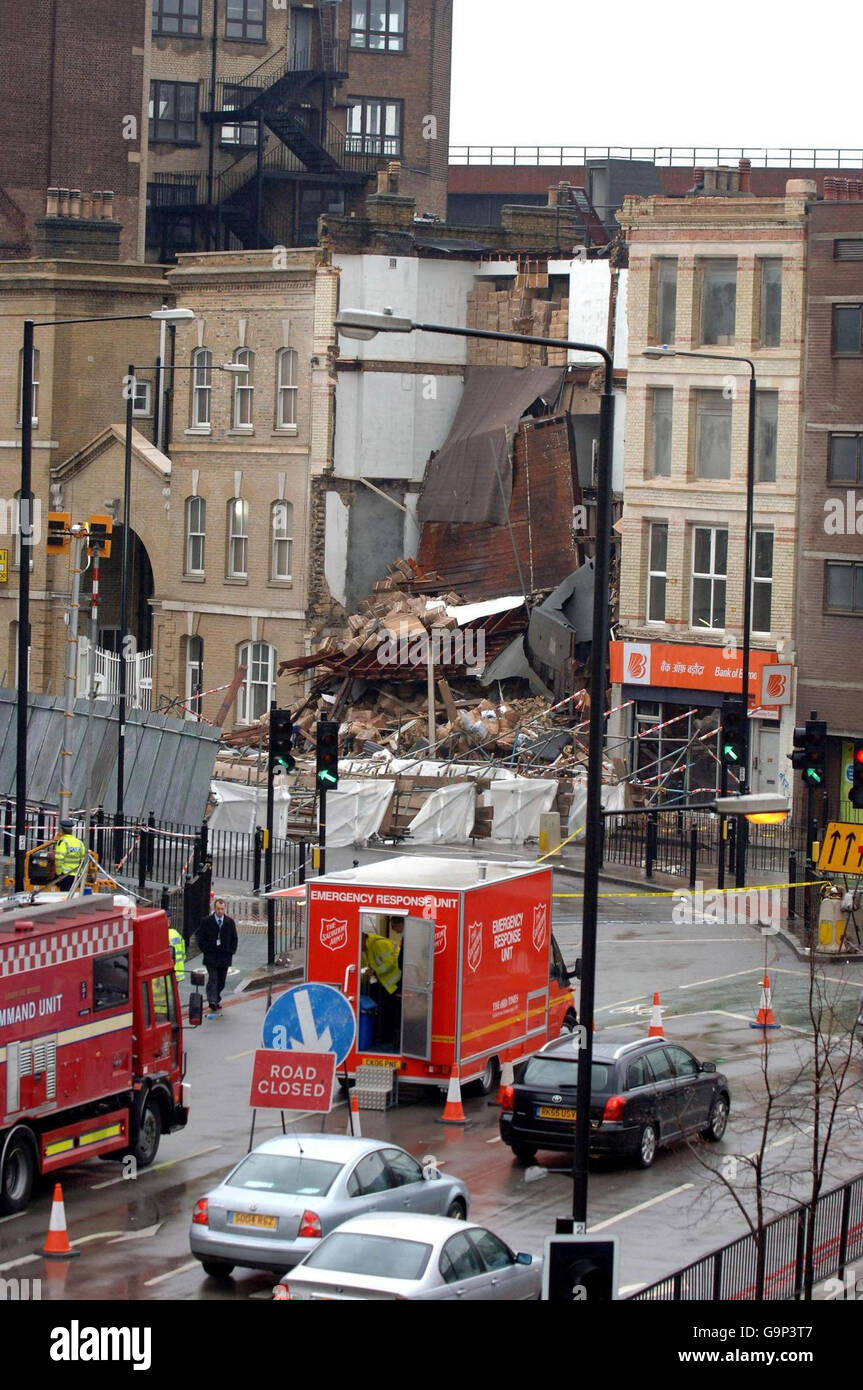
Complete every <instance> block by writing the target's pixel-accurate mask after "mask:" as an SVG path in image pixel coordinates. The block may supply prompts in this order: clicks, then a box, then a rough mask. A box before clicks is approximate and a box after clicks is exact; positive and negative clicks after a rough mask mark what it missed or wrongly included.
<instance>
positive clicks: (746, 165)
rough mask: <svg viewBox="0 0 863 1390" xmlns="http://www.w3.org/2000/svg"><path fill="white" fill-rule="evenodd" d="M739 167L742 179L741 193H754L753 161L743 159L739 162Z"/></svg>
mask: <svg viewBox="0 0 863 1390" xmlns="http://www.w3.org/2000/svg"><path fill="white" fill-rule="evenodd" d="M737 167H738V170H739V178H740V192H741V193H751V192H752V187H751V182H752V160H751V159H741V160H739V161H738V164H737Z"/></svg>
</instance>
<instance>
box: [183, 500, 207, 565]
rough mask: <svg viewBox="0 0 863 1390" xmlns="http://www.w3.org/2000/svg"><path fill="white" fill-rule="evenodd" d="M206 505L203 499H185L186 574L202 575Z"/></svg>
mask: <svg viewBox="0 0 863 1390" xmlns="http://www.w3.org/2000/svg"><path fill="white" fill-rule="evenodd" d="M206 532H207V504H206V502H205V501H204V499H203V497H187V498H186V574H203V573H204V546H205V543H206Z"/></svg>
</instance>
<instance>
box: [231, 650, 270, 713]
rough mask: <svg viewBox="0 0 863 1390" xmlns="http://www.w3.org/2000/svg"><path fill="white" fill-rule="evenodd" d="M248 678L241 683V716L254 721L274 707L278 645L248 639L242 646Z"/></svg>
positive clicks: (241, 662)
mask: <svg viewBox="0 0 863 1390" xmlns="http://www.w3.org/2000/svg"><path fill="white" fill-rule="evenodd" d="M239 664H240V665H241V666H245V668H246V679H245V681H244V682H243V684H242V685H241V686H240V694H239V720H240V723H241V724H254V722H255V720H257V719H260V718H261V716H262V715H263V714H266V712H267V710H268V709H269V708H270V701H271V700H272V699H274V698H275V693H276V649H275V647H271V646H270V645H269V644H268V643H267V642H245V643H244V644H243V646H242V647H241V648H240V661H239Z"/></svg>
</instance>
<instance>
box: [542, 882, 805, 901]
mask: <svg viewBox="0 0 863 1390" xmlns="http://www.w3.org/2000/svg"><path fill="white" fill-rule="evenodd" d="M823 882H824V880H823V878H809V879H803V880H802V881H801V882H798V883H747V885H746V887H745V888H703V885H702V889H703V894H704V897H705V898H706V897H707V895H708V893H760V892H763V891H764V889H766V888H814V887H815V885H816V884H819V883H823ZM692 891H693V890H692V889H691V888H690V887H689V886H688V885H687V886H686V887H685V888H684V887H683V885H682V884H681V885H680V887H678V888H654V889H642V890H640V891H638V892H636V893H626V892H623V893H597V895H596V896H597V897H598V898H670V897H673V896H674V894H675V893H692ZM696 891H697V890H696ZM551 896H552V897H553V898H583V897H584V894H583V893H552V895H551Z"/></svg>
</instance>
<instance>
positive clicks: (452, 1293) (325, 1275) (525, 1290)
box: [273, 1212, 542, 1302]
mask: <svg viewBox="0 0 863 1390" xmlns="http://www.w3.org/2000/svg"><path fill="white" fill-rule="evenodd" d="M541 1289H542V1260H541V1258H534V1256H532V1255H525V1254H518V1255H517V1254H515V1253H514V1251H512V1250H511V1249H510V1248H509V1246H508V1245H507V1244H506V1243H505V1242H504V1241H502V1240H501V1239H500V1237H499V1236H496V1235H495V1234H494V1232H493V1231H489V1230H487V1229H486V1227H485V1226H477V1225H474V1223H473V1222H465V1221H451V1220H448V1219H447V1218H446V1217H443V1216H400V1215H398V1214H397V1213H395V1212H375V1213H373V1214H372V1215H371V1216H355V1217H352V1218H351V1220H350V1221H345V1222H344V1223H343V1224H342V1225H341V1226H340V1227H339V1229H338V1230H337V1231H333V1233H332V1234H331V1235H328V1236H327V1238H326V1240H322V1241H321V1243H320V1245H318V1247H317V1248H316V1249H315V1250H313V1251H312V1253H311V1254H310V1255H307V1256H306V1258H305V1259H304V1260H303V1262H302V1264H301V1265H297V1267H296V1268H295V1269H293V1270H288V1273H287V1274H286V1275H285V1276H284V1278H283V1279H282V1282H281V1283H280V1284H277V1285H276V1287H275V1289H274V1290H273V1296H274V1298H275V1299H278V1300H281V1299H322V1298H323V1299H334V1298H335V1299H347V1298H352V1299H376V1298H410V1299H424V1300H430V1299H448V1298H449V1299H464V1300H466V1301H468V1302H471V1301H480V1300H483V1301H484V1300H488V1299H497V1298H502V1299H509V1300H512V1301H515V1300H518V1299H538V1298H539V1296H540V1292H541Z"/></svg>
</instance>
